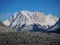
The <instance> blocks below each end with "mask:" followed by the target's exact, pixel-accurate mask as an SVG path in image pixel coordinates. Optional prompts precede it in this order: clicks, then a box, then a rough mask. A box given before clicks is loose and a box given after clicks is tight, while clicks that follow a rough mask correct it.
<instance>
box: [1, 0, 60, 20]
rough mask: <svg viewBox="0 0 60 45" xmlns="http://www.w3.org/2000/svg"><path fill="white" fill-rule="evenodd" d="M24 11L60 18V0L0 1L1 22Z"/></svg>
mask: <svg viewBox="0 0 60 45" xmlns="http://www.w3.org/2000/svg"><path fill="white" fill-rule="evenodd" d="M22 10H28V11H39V12H43V13H45V14H46V15H47V14H52V15H54V16H57V17H58V18H60V0H0V21H4V20H6V19H8V18H10V17H11V16H12V15H13V14H14V12H17V11H18V12H19V11H22Z"/></svg>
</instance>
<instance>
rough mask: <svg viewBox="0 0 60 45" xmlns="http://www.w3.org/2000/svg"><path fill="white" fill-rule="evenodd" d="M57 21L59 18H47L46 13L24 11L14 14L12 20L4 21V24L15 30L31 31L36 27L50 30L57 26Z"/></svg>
mask: <svg viewBox="0 0 60 45" xmlns="http://www.w3.org/2000/svg"><path fill="white" fill-rule="evenodd" d="M57 21H58V18H57V17H54V16H52V15H50V14H49V15H47V16H46V15H45V14H44V13H41V12H38V11H36V12H30V11H26V10H24V11H21V12H16V13H14V15H13V16H12V17H11V18H10V19H8V20H6V21H4V24H5V25H6V26H9V27H10V28H13V29H17V30H27V31H29V30H32V29H33V28H36V27H38V28H39V29H48V28H49V27H51V26H53V25H55V24H56V22H57ZM34 25H35V26H34ZM36 29H37V28H36Z"/></svg>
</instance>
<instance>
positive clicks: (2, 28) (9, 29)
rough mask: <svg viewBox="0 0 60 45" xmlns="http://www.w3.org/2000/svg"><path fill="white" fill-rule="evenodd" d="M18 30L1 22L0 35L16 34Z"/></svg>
mask: <svg viewBox="0 0 60 45" xmlns="http://www.w3.org/2000/svg"><path fill="white" fill-rule="evenodd" d="M15 31H16V30H13V29H11V28H9V27H7V26H5V25H4V24H3V23H2V22H1V21H0V33H6V32H15Z"/></svg>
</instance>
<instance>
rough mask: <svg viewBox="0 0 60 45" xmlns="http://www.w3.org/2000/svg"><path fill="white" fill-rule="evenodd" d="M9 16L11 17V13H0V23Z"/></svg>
mask: <svg viewBox="0 0 60 45" xmlns="http://www.w3.org/2000/svg"><path fill="white" fill-rule="evenodd" d="M11 15H12V14H11V13H1V14H0V21H4V20H6V19H8V18H10V17H11Z"/></svg>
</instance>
